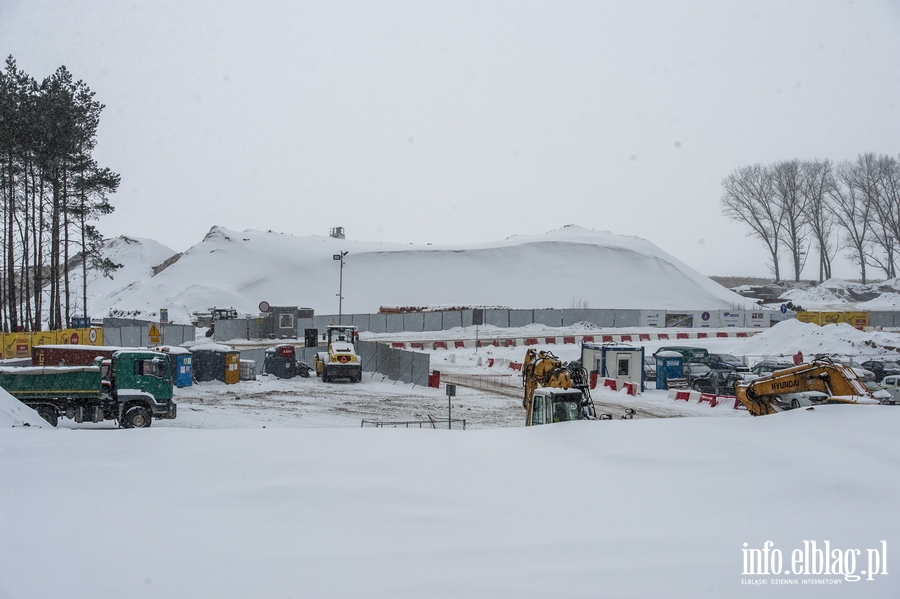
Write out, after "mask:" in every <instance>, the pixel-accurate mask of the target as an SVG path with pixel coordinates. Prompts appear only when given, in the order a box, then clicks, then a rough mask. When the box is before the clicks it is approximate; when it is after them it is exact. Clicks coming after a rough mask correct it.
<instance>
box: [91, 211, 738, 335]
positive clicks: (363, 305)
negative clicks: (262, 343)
mask: <svg viewBox="0 0 900 599" xmlns="http://www.w3.org/2000/svg"><path fill="white" fill-rule="evenodd" d="M342 251H346V252H349V253H348V255H347V257H346V258H345V264H344V273H343V295H344V301H343V311H344V313H371V312H377V311H378V309H379V308H380V307H381V306H431V305H447V304H451V305H502V306H509V307H511V308H521V309H531V308H569V307H572V306H574V305H585V304H587V305H588V306H589V307H591V308H645V309H680V310H681V309H709V310H713V309H726V310H727V309H736V308H752V307H754V304H753V302H752V301H751V300H748V299H746V298H743V297H741V296H740V295H738V294H736V293H734V292H732V291H730V290H728V289H725V288H724V287H722V286H721V285H719V284H718V283H715V282H714V281H712V280H711V279H709V278H708V277H705V276H703V275H702V274H700V273H699V272H697V271H695V270H694V269H692V268H690V267H688V266H687V265H685V264H684V263H682V262H680V261H679V260H677V259H675V258H674V257H672V256H670V255H669V254H667V253H665V252H663V251H662V250H661V249H659V248H658V247H656V246H655V245H653V244H652V243H650V242H648V241H646V240H644V239H640V238H637V237H625V236H620V235H614V234H612V233H609V232H597V231H591V230H587V229H583V228H581V227H576V226H569V227H565V228H563V229H560V230H557V231H552V232H550V233H547V234H546V235H538V236H527V237H518V236H517V237H512V238H510V239H507V240H505V241H500V242H495V243H485V244H480V245H459V246H446V245H445V246H431V245H427V246H421V245H419V246H414V245H402V244H388V243H378V242H362V241H349V240H340V239H333V238H330V237H318V236H310V237H293V236H291V235H285V234H280V233H273V232H267V233H266V232H260V231H244V232H241V233H239V232H234V231H229V230H227V229H223V228H220V227H214V228H213V229H212V230H210V232H209V234H208V235H207V236H206V238H205V239H204V240H203V241H202V242H200V243H199V244H197V245H195V246H194V247H192V248H190V249H189V250H187V251H185V252H184V253H183V254H181V255H180V256H179V257H178V258H177V260H171V261H170V265H169V266H168V267H167V268H165V269H163V270H162V271H161V272H159V273H158V274H156V275H154V276H152V277H149V278H148V279H147V280H142V281H138V282H135V283H134V284H131V285H128V286H127V287H124V288H119V289H117V290H115V291H112V292H110V293H108V294H106V295H105V296H103V297H98V298H96V299H94V300H93V302H92V303H91V312H92V313H93V314H95V315H107V314H108V313H109V312H115V313H134V312H138V313H141V314H143V315H145V316H154V315H156V314H158V312H159V309H160V308H169V316H170V320H173V321H176V322H182V321H183V319H185V318H186V315H188V314H189V313H190V312H193V311H200V310H207V309H209V308H211V307H213V306H216V307H223V306H228V307H234V308H236V309H237V310H238V312H241V313H244V314H257V313H258V312H257V306H258V305H259V303H260V301H263V300H265V301H267V302H269V303H270V304H271V305H274V306H279V305H281V306H301V307H310V308H313V309H314V310H315V311H316V312H317V313H325V314H328V313H336V312H337V307H338V306H337V299H336V298H335V294H336V292H337V291H338V285H339V282H340V272H339V270H340V268H339V264H338V262H337V261H335V260H333V256H335V255H337V254H338V253H340V252H342ZM113 259H114V260H121V259H122V258H121V255H120V256H119V257H113Z"/></svg>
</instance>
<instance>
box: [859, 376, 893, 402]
mask: <svg viewBox="0 0 900 599" xmlns="http://www.w3.org/2000/svg"><path fill="white" fill-rule="evenodd" d="M864 384H865V385H866V389H868V390H869V393H871V394H872V397H874V398H875V399H877V400H878V402H879V403H885V402H887V403H892V402H893V399H894V398H893V396H892V395H891V392H890V391H888V390H887V389H883V388H882V387H881V385H879V384H878V383H876V382H874V381H866V382H865V383H864Z"/></svg>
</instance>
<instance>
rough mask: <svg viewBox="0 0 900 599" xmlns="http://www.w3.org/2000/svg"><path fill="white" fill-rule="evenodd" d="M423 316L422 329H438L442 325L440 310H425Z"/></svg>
mask: <svg viewBox="0 0 900 599" xmlns="http://www.w3.org/2000/svg"><path fill="white" fill-rule="evenodd" d="M423 318H424V328H423V329H422V330H424V331H440V330H441V327H443V325H444V323H443V313H442V312H425V313H423Z"/></svg>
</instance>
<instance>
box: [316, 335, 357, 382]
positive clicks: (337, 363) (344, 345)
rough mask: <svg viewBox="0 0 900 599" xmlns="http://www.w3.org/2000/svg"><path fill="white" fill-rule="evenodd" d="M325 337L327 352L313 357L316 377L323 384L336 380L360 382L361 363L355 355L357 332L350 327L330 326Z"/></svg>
mask: <svg viewBox="0 0 900 599" xmlns="http://www.w3.org/2000/svg"><path fill="white" fill-rule="evenodd" d="M325 335H326V339H327V341H328V351H323V352H318V353H317V354H316V355H315V358H314V365H315V369H316V375H317V376H320V377H322V382H323V383H327V382H329V381H334V380H337V379H346V380H349V381H350V382H351V383H358V382H359V381H360V380H362V362H360V360H359V356H358V355H357V353H356V343H357V341H359V330H358V329H357V328H356V327H355V326H352V325H339V324H330V325H328V328H327V330H326V333H325Z"/></svg>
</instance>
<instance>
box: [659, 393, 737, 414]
mask: <svg viewBox="0 0 900 599" xmlns="http://www.w3.org/2000/svg"><path fill="white" fill-rule="evenodd" d="M669 399H671V400H672V401H692V400H693V401H696V402H697V403H698V404H701V403H707V404H709V407H711V408H715V407H716V406H718V405H719V404H724V403H725V401H730V400H732V399H733V400H734V409H735V410H737V409H738V406H739V405H740V402H739V401H738V399H737V397H734V396H733V395H716V394H714V393H700V392H699V391H686V390H680V389H669Z"/></svg>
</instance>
